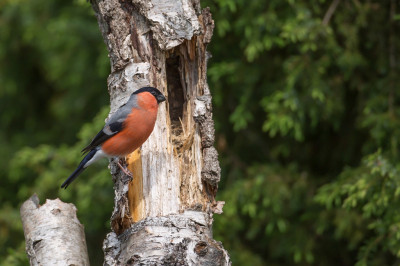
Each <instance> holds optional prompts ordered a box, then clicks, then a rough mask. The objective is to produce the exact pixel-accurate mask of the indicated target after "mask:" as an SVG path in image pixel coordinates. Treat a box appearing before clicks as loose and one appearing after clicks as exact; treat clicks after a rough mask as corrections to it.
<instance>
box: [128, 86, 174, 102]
mask: <svg viewBox="0 0 400 266" xmlns="http://www.w3.org/2000/svg"><path fill="white" fill-rule="evenodd" d="M146 91H147V92H150V93H151V94H152V95H153V96H154V98H156V100H157V102H158V103H161V102H163V101H165V100H166V99H165V96H164V95H163V94H162V93H161V92H160V91H159V90H157V89H156V88H154V87H143V88H140V89H138V90H137V91H135V92H134V93H132V94H139V93H141V92H146Z"/></svg>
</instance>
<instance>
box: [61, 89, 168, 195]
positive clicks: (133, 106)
mask: <svg viewBox="0 0 400 266" xmlns="http://www.w3.org/2000/svg"><path fill="white" fill-rule="evenodd" d="M165 100H166V99H165V96H164V95H163V94H162V93H161V92H160V91H159V90H158V89H156V88H153V87H143V88H140V89H138V90H136V91H135V92H133V93H132V94H131V96H130V97H129V100H128V102H127V103H126V104H124V105H123V106H121V107H120V108H119V109H118V110H117V111H116V112H115V113H114V114H113V115H112V116H111V117H110V119H109V120H108V122H107V123H106V125H105V126H104V127H103V128H102V130H100V132H99V133H98V134H97V135H96V136H95V137H94V139H93V140H92V142H90V144H89V145H88V146H87V147H86V148H84V149H83V150H82V153H83V155H86V156H85V157H84V158H83V160H82V161H81V162H80V163H79V165H78V167H77V168H76V170H75V171H74V172H73V173H72V174H71V175H70V176H69V177H68V178H67V179H66V180H65V182H64V183H63V184H62V185H61V188H65V189H66V188H67V187H68V186H69V185H70V184H71V183H72V182H73V181H74V180H75V179H76V178H77V177H78V176H79V175H80V174H81V173H82V172H83V171H84V170H85V169H86V168H87V167H88V166H89V165H91V164H92V163H94V162H96V161H98V160H99V159H101V158H103V157H106V158H113V157H120V158H121V157H124V156H126V155H128V154H130V153H132V152H134V151H135V150H136V149H137V148H139V147H140V146H141V145H142V144H143V143H144V142H145V141H146V140H147V138H148V137H149V136H150V134H151V132H152V131H153V129H154V125H155V123H156V119H157V113H158V106H159V104H160V103H162V102H164V101H165ZM118 166H119V167H120V168H121V169H122V170H123V171H124V172H125V173H126V174H130V173H127V170H126V169H124V168H123V167H122V166H121V164H120V163H119V162H118Z"/></svg>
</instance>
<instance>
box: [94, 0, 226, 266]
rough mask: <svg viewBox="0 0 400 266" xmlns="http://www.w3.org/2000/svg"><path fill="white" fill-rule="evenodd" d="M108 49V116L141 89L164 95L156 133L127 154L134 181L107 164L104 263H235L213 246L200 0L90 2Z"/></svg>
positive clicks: (204, 19)
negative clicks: (109, 195)
mask: <svg viewBox="0 0 400 266" xmlns="http://www.w3.org/2000/svg"><path fill="white" fill-rule="evenodd" d="M92 5H93V9H94V10H95V12H96V17H97V19H98V22H99V27H100V31H101V33H102V35H103V39H104V42H105V43H106V45H107V48H108V51H109V57H110V61H111V74H110V76H109V78H108V89H109V92H110V99H111V112H110V114H112V113H113V112H115V110H117V108H118V107H120V106H121V105H123V104H124V103H125V102H126V101H127V99H128V97H129V95H130V94H131V93H132V92H134V91H135V90H137V89H139V88H141V87H143V86H153V87H156V88H158V89H159V90H160V91H162V92H163V93H164V95H166V97H167V101H166V102H165V103H163V104H161V105H160V107H159V113H158V119H157V122H156V125H155V128H154V131H153V133H152V134H151V136H150V137H149V139H148V140H147V141H146V142H145V143H144V144H143V146H142V147H141V149H140V150H138V151H136V152H134V153H133V154H132V155H130V156H128V157H127V163H128V164H129V166H128V167H129V169H130V170H131V171H132V173H133V175H134V177H133V178H129V177H127V176H125V175H124V174H123V173H122V172H121V171H120V169H119V168H118V167H117V166H116V164H115V162H114V161H112V160H111V161H110V163H111V173H112V175H113V181H114V183H115V186H114V188H115V199H114V200H115V207H114V212H113V214H112V217H111V227H112V230H113V232H112V233H110V234H109V235H108V236H107V239H106V240H105V242H104V246H103V249H104V251H105V264H104V265H109V266H116V265H229V264H230V261H229V256H228V254H227V252H226V251H225V250H224V249H223V247H222V245H221V243H218V242H216V241H214V240H213V239H212V221H213V220H212V215H213V213H221V212H222V206H223V202H216V201H215V194H216V192H217V190H218V182H219V179H220V168H219V163H218V154H217V152H216V150H215V148H214V147H213V144H214V122H213V120H212V106H211V94H210V91H209V89H208V85H207V76H206V74H207V61H208V59H209V58H210V57H211V56H210V54H209V53H208V52H207V51H206V47H207V44H208V43H209V42H210V40H211V37H212V31H213V28H214V24H213V20H212V19H211V14H210V12H209V9H204V10H201V9H200V2H199V1H198V0H92Z"/></svg>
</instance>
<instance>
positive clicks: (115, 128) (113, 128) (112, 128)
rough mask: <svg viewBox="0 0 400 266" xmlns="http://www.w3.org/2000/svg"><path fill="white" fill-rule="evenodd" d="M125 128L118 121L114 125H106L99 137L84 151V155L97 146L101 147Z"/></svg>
mask: <svg viewBox="0 0 400 266" xmlns="http://www.w3.org/2000/svg"><path fill="white" fill-rule="evenodd" d="M123 128H124V122H123V121H121V122H119V121H117V122H114V123H112V124H109V125H106V126H105V127H104V128H103V129H102V130H101V131H100V132H99V133H98V134H97V135H96V137H94V139H93V140H92V142H90V144H89V145H88V146H87V147H86V148H84V149H83V150H82V152H83V154H86V153H87V152H89V151H91V150H92V149H94V148H96V147H97V146H99V145H101V144H102V143H103V142H105V141H106V140H108V139H109V138H111V137H112V136H114V135H115V134H117V133H118V132H120V131H121V130H122V129H123Z"/></svg>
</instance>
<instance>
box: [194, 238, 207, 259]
mask: <svg viewBox="0 0 400 266" xmlns="http://www.w3.org/2000/svg"><path fill="white" fill-rule="evenodd" d="M207 251H208V246H207V243H206V242H204V241H200V242H197V244H196V246H195V247H194V252H196V254H197V255H198V256H200V257H202V256H205V255H206V254H207Z"/></svg>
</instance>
